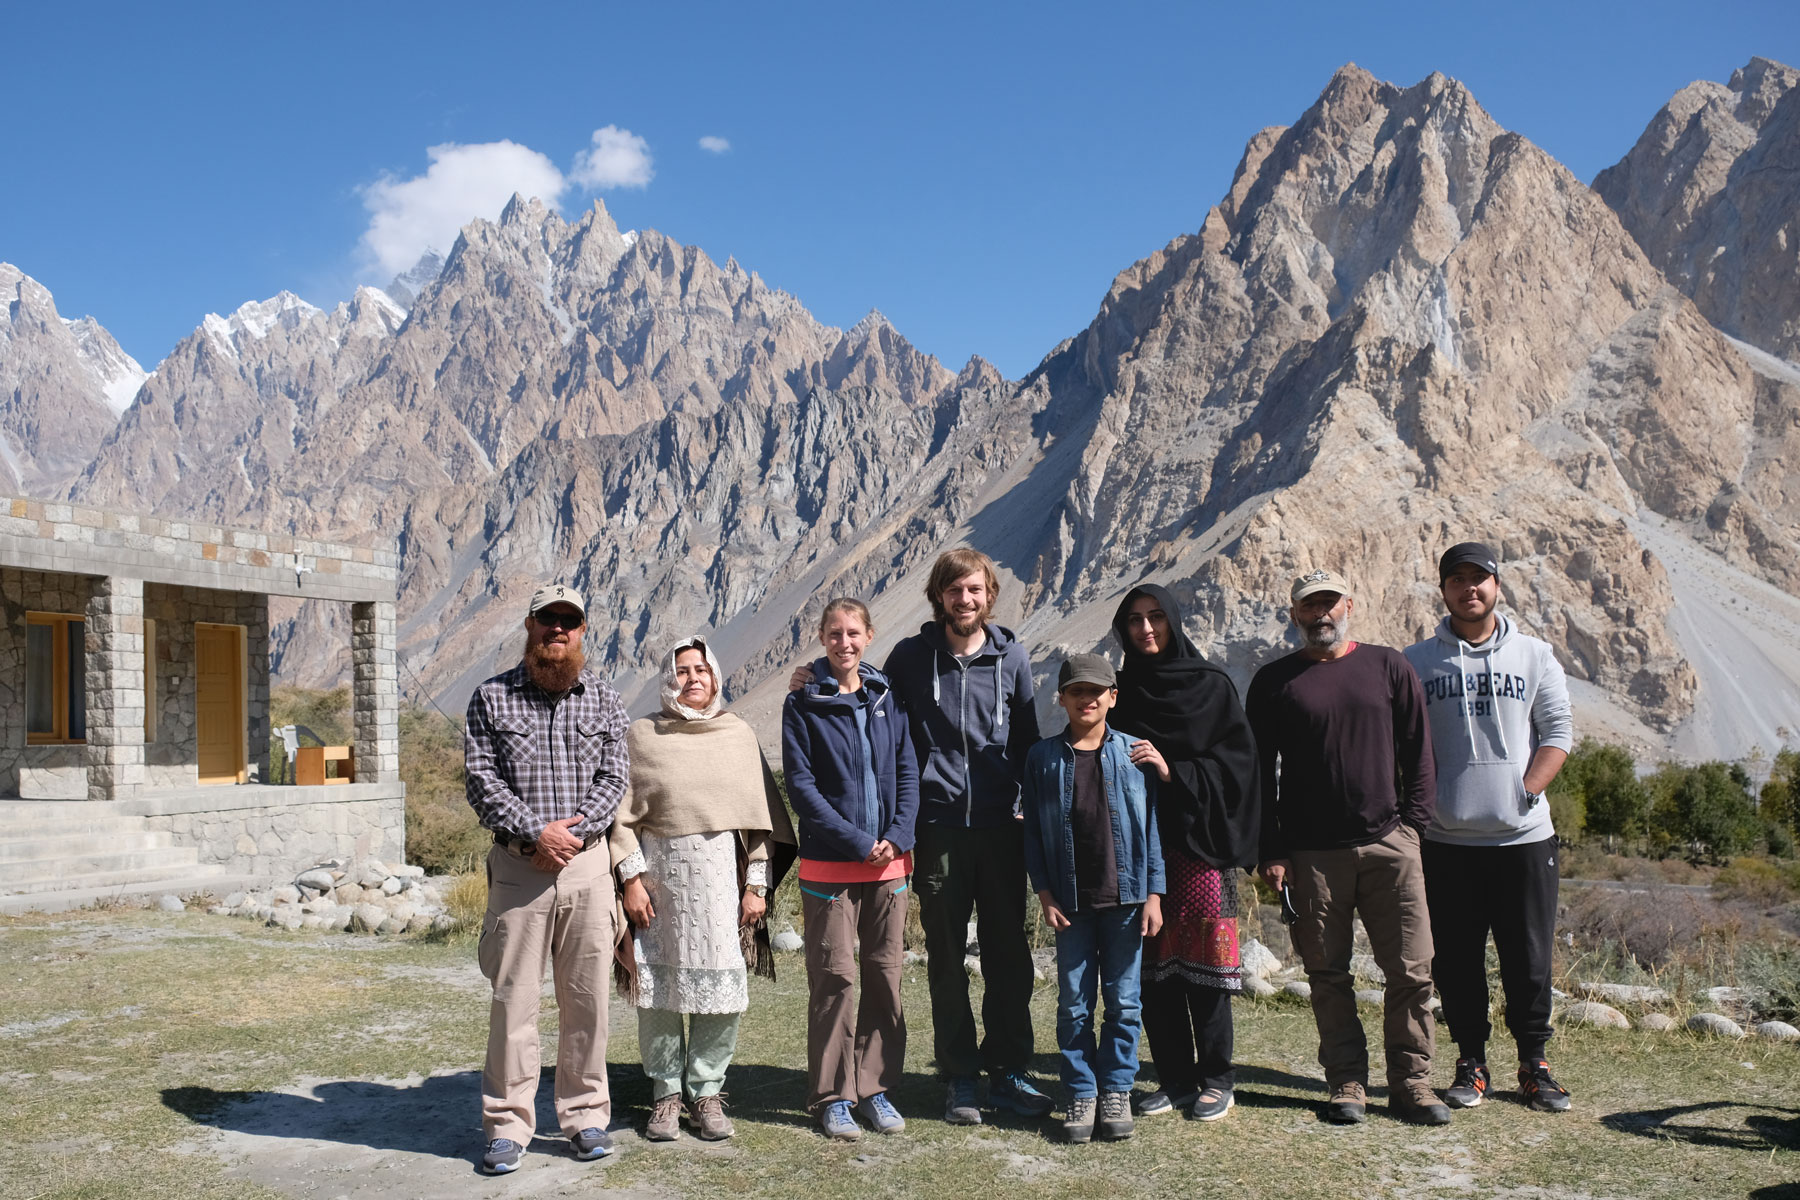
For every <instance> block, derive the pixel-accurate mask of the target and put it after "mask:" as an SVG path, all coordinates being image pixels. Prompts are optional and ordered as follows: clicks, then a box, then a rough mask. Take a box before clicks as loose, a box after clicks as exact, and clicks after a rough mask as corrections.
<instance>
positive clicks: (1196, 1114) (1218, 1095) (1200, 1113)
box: [1188, 1088, 1237, 1121]
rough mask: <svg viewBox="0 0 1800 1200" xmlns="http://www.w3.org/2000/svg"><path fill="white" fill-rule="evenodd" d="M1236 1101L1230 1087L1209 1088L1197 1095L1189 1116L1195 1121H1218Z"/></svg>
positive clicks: (1189, 1109) (1189, 1110)
mask: <svg viewBox="0 0 1800 1200" xmlns="http://www.w3.org/2000/svg"><path fill="white" fill-rule="evenodd" d="M1236 1103H1237V1100H1236V1099H1235V1098H1233V1096H1232V1094H1231V1089H1230V1088H1207V1089H1206V1090H1205V1091H1203V1092H1201V1093H1200V1095H1199V1096H1197V1097H1195V1099H1194V1102H1193V1104H1192V1106H1190V1107H1189V1108H1188V1116H1189V1117H1190V1118H1191V1119H1193V1120H1195V1121H1217V1120H1219V1119H1220V1118H1221V1117H1223V1116H1224V1115H1225V1114H1226V1113H1228V1112H1230V1111H1231V1106H1232V1105H1234V1104H1236Z"/></svg>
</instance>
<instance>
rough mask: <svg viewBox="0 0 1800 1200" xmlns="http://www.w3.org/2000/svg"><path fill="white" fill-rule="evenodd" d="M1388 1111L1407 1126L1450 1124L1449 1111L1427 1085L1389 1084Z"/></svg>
mask: <svg viewBox="0 0 1800 1200" xmlns="http://www.w3.org/2000/svg"><path fill="white" fill-rule="evenodd" d="M1388 1111H1389V1112H1391V1113H1393V1114H1394V1115H1395V1116H1396V1117H1399V1118H1400V1119H1401V1120H1402V1121H1405V1122H1406V1123H1407V1124H1408V1125H1448V1124H1449V1123H1450V1109H1449V1108H1448V1107H1447V1106H1446V1105H1445V1104H1444V1102H1443V1101H1442V1100H1439V1099H1438V1095H1437V1093H1436V1092H1434V1091H1432V1090H1431V1085H1430V1084H1427V1083H1412V1084H1389V1085H1388Z"/></svg>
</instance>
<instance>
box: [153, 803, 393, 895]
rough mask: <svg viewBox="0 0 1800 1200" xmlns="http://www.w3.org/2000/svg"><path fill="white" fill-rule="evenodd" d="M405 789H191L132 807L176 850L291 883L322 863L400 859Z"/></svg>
mask: <svg viewBox="0 0 1800 1200" xmlns="http://www.w3.org/2000/svg"><path fill="white" fill-rule="evenodd" d="M405 795H406V788H405V785H403V784H400V783H387V784H364V783H353V784H340V785H335V786H327V787H271V786H268V785H262V786H256V787H235V788H234V787H196V788H193V789H186V790H183V791H180V792H175V793H168V794H162V795H156V796H147V797H145V798H144V799H143V800H140V801H138V802H136V803H135V804H133V805H132V806H131V808H132V811H141V812H143V813H144V814H145V815H146V816H147V818H148V821H149V827H150V828H151V829H154V830H167V831H168V832H169V833H171V834H173V835H174V841H175V844H176V845H177V846H193V847H195V848H196V849H197V850H199V852H200V861H201V862H205V863H221V864H223V865H224V866H225V867H226V869H227V870H229V871H230V872H232V873H233V874H245V875H262V876H265V877H267V878H270V879H283V880H285V879H291V878H292V877H293V875H294V874H295V872H298V871H303V870H306V869H307V868H308V867H311V866H314V865H316V864H318V863H320V862H324V861H326V860H328V859H333V858H336V859H343V860H345V861H349V860H352V859H365V858H375V859H380V860H383V861H386V862H394V863H399V862H404V861H406V800H405Z"/></svg>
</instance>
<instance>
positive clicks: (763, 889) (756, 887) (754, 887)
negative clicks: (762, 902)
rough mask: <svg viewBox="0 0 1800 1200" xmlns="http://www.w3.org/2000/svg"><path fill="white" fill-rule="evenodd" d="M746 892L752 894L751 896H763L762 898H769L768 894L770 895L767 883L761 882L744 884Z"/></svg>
mask: <svg viewBox="0 0 1800 1200" xmlns="http://www.w3.org/2000/svg"><path fill="white" fill-rule="evenodd" d="M744 892H745V894H747V895H751V896H760V897H762V898H764V899H767V898H768V895H769V889H768V887H767V885H765V884H760V883H747V884H745V885H744Z"/></svg>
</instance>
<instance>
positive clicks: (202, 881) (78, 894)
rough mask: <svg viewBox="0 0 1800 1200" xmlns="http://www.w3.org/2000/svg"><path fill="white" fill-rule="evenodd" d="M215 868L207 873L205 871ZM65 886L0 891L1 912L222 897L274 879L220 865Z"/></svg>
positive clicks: (266, 884) (221, 898)
mask: <svg viewBox="0 0 1800 1200" xmlns="http://www.w3.org/2000/svg"><path fill="white" fill-rule="evenodd" d="M208 871H211V872H216V873H215V874H207V873H206V872H208ZM68 882H69V885H70V886H68V887H66V888H58V889H57V890H55V891H49V892H33V893H30V894H29V895H19V896H4V895H0V916H16V915H18V914H19V913H25V912H52V913H54V912H68V911H69V910H71V909H76V908H88V907H90V906H93V905H98V904H127V905H133V906H141V905H146V904H152V903H154V902H155V901H156V900H157V898H158V897H161V896H180V897H183V898H185V897H188V896H193V895H197V894H201V893H208V894H211V895H212V896H214V897H215V898H217V899H219V900H223V899H224V898H225V897H226V896H228V895H229V894H231V893H232V892H247V891H250V890H251V889H253V888H263V887H267V886H269V885H270V884H271V883H272V882H274V881H273V880H270V879H266V878H264V877H262V876H260V875H227V874H225V873H224V868H223V867H218V866H208V867H194V868H192V869H190V870H189V871H188V872H187V873H185V874H183V873H175V874H168V875H163V876H159V877H157V878H155V879H140V880H136V881H128V882H122V883H121V882H112V883H107V882H102V881H97V880H96V879H94V878H89V879H85V880H79V879H71V880H69V881H68Z"/></svg>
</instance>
